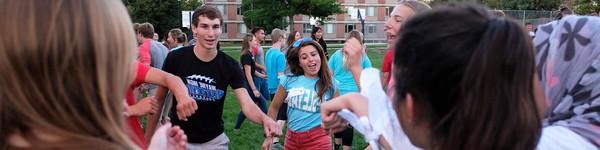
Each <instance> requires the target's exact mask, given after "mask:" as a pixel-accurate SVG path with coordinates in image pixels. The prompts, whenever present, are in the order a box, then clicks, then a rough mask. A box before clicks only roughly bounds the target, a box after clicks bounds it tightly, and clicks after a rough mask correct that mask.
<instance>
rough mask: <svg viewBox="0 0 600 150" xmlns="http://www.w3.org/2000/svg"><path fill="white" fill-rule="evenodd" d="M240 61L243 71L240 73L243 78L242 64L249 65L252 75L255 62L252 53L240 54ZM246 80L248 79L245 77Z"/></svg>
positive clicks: (244, 69)
mask: <svg viewBox="0 0 600 150" xmlns="http://www.w3.org/2000/svg"><path fill="white" fill-rule="evenodd" d="M240 61H241V62H242V70H243V71H244V72H242V73H243V74H244V79H245V78H246V68H244V65H250V75H254V70H256V64H255V63H254V57H253V56H252V53H250V52H248V53H246V54H242V55H241V56H240ZM246 81H248V79H246Z"/></svg>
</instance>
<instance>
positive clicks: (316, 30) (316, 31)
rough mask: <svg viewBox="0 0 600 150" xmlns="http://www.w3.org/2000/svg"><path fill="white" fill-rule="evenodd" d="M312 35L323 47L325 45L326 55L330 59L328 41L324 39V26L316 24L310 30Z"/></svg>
mask: <svg viewBox="0 0 600 150" xmlns="http://www.w3.org/2000/svg"><path fill="white" fill-rule="evenodd" d="M310 37H311V38H312V39H313V40H315V41H317V42H318V43H319V45H321V47H323V51H325V57H327V58H328V59H329V53H328V52H327V43H325V39H323V28H321V27H319V26H315V27H313V28H312V31H311V32H310Z"/></svg>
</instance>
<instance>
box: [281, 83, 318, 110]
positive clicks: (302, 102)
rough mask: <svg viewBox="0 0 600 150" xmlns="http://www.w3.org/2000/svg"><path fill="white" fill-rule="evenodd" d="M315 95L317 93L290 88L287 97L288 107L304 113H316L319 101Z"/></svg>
mask: <svg viewBox="0 0 600 150" xmlns="http://www.w3.org/2000/svg"><path fill="white" fill-rule="evenodd" d="M316 95H317V93H316V92H315V91H314V90H308V89H305V88H291V89H290V90H289V92H288V96H287V98H288V107H289V108H295V109H299V110H302V111H306V112H312V113H314V112H317V111H318V107H319V100H318V99H317V98H316Z"/></svg>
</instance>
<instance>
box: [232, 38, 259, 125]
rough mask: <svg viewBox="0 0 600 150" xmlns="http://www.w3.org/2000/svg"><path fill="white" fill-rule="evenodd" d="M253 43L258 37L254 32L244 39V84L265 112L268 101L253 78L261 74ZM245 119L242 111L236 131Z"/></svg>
mask: <svg viewBox="0 0 600 150" xmlns="http://www.w3.org/2000/svg"><path fill="white" fill-rule="evenodd" d="M253 45H256V37H255V36H254V35H252V34H246V35H245V36H244V39H243V40H242V50H241V51H242V52H241V54H240V61H241V62H242V70H243V72H244V78H245V79H246V80H245V81H246V82H245V83H244V84H245V86H246V90H247V91H248V94H250V97H251V98H252V100H253V101H254V103H256V104H257V105H258V107H259V108H260V109H261V110H262V111H263V112H267V105H266V102H265V101H264V100H263V99H262V98H261V94H260V92H259V91H258V89H256V86H255V84H254V81H256V80H254V79H255V78H253V77H256V76H254V74H259V73H260V72H258V71H256V63H254V56H253V55H252V52H250V50H251V48H252V46H253ZM245 119H246V116H245V115H244V113H243V112H242V111H240V113H239V114H238V119H237V122H236V123H235V127H234V128H233V129H234V131H238V130H239V129H240V127H242V123H244V120H245Z"/></svg>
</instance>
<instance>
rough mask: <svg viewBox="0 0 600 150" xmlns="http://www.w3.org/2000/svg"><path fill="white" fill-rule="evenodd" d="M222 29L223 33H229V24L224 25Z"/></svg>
mask: <svg viewBox="0 0 600 150" xmlns="http://www.w3.org/2000/svg"><path fill="white" fill-rule="evenodd" d="M221 29H222V31H223V33H227V23H223V26H221Z"/></svg>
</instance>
